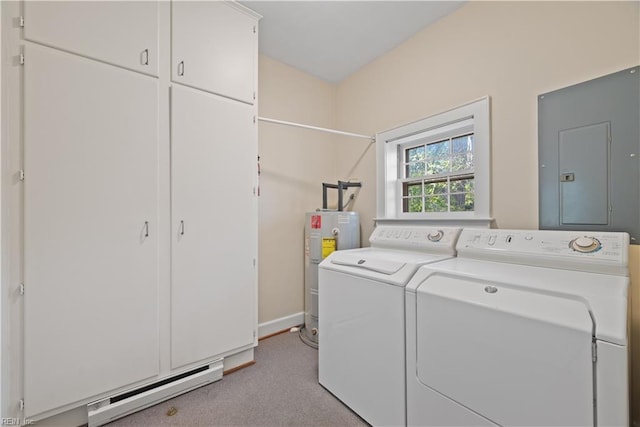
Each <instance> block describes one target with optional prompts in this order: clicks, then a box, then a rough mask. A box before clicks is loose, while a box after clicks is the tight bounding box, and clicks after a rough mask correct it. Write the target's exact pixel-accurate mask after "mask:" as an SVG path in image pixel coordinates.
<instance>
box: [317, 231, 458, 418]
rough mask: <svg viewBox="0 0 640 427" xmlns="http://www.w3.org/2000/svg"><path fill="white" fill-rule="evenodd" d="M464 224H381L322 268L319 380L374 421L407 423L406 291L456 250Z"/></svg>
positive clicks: (336, 253) (327, 261) (326, 262)
mask: <svg viewBox="0 0 640 427" xmlns="http://www.w3.org/2000/svg"><path fill="white" fill-rule="evenodd" d="M459 233H460V229H453V228H442V227H440V228H434V227H425V226H398V225H379V226H378V227H377V228H376V229H375V230H374V232H373V233H372V234H371V237H370V238H369V242H370V243H371V247H369V248H362V249H351V250H345V251H337V252H334V253H333V254H331V255H330V256H329V257H327V258H326V259H325V260H324V261H323V262H322V263H321V264H320V266H319V282H318V300H319V304H318V311H319V328H318V329H319V332H318V334H319V355H318V357H319V361H318V363H319V381H320V384H322V385H323V386H324V387H325V388H326V389H327V390H329V391H330V392H331V393H333V394H334V395H335V396H336V397H337V398H338V399H340V400H341V401H342V402H343V403H345V404H346V405H347V406H349V407H350V408H351V409H352V410H353V411H354V412H356V413H357V414H358V415H360V416H361V417H362V418H363V419H364V420H366V421H367V422H368V423H370V424H372V425H381V426H382V425H384V426H398V425H405V419H406V401H405V354H404V351H405V329H404V324H405V313H404V306H405V303H404V298H405V292H404V290H405V289H404V288H405V286H406V284H407V283H408V282H409V280H410V279H411V277H412V276H413V274H414V273H415V272H416V270H417V269H418V268H419V267H420V266H421V265H424V264H428V263H431V262H435V261H441V260H444V259H448V258H450V257H452V256H454V255H455V243H456V240H457V238H458V235H459Z"/></svg>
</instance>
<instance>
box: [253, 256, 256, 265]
mask: <svg viewBox="0 0 640 427" xmlns="http://www.w3.org/2000/svg"><path fill="white" fill-rule="evenodd" d="M253 266H254V267H255V266H256V259H255V258H254V259H253Z"/></svg>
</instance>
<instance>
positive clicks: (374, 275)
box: [319, 247, 451, 286]
mask: <svg viewBox="0 0 640 427" xmlns="http://www.w3.org/2000/svg"><path fill="white" fill-rule="evenodd" d="M449 258H451V256H450V255H445V254H428V253H424V252H414V251H401V250H394V249H382V248H373V247H369V248H361V249H349V250H342V251H335V252H333V253H332V254H331V255H329V256H328V257H327V258H325V259H324V261H322V262H321V263H320V265H319V268H320V269H325V270H333V271H339V272H341V273H345V274H351V275H353V276H359V277H365V278H368V279H371V280H377V281H380V282H385V283H389V284H392V285H396V286H405V285H406V284H407V283H408V282H409V280H411V277H412V276H413V274H414V273H415V272H416V270H417V269H418V268H419V267H420V266H421V265H424V264H429V263H432V262H436V261H442V260H445V259H449Z"/></svg>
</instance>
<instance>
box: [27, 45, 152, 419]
mask: <svg viewBox="0 0 640 427" xmlns="http://www.w3.org/2000/svg"><path fill="white" fill-rule="evenodd" d="M25 57H26V58H28V60H27V61H26V62H25V66H24V67H25V68H24V83H25V84H24V107H25V108H24V126H25V141H24V150H25V151H24V158H25V181H24V211H25V226H24V233H25V234H24V236H25V237H24V239H25V241H24V269H25V277H24V279H25V288H26V289H25V295H24V304H25V308H24V327H25V332H24V373H25V378H24V393H25V394H24V399H25V402H27V404H26V406H25V410H26V412H25V415H26V417H27V418H29V417H31V416H32V415H36V414H41V413H44V412H46V411H50V410H54V409H56V408H60V407H63V406H65V405H70V404H73V403H76V402H79V401H81V400H82V399H85V398H87V397H91V396H95V395H98V394H100V393H104V392H106V391H109V390H113V389H116V388H119V387H123V386H128V385H131V384H134V383H136V382H140V381H142V380H145V379H149V378H152V377H154V376H157V375H158V365H159V363H158V289H157V288H158V277H157V269H158V268H157V267H158V266H157V251H158V230H157V216H158V212H157V182H158V173H157V165H158V113H157V111H158V82H157V80H156V79H154V78H151V77H148V76H144V75H142V74H139V73H132V72H130V71H127V70H123V69H121V68H117V67H112V66H109V65H106V64H103V63H99V62H96V61H92V60H89V59H85V58H81V57H78V56H76V55H71V54H68V53H64V52H61V51H58V50H55V49H49V48H46V47H41V46H38V45H32V44H27V46H26V47H25Z"/></svg>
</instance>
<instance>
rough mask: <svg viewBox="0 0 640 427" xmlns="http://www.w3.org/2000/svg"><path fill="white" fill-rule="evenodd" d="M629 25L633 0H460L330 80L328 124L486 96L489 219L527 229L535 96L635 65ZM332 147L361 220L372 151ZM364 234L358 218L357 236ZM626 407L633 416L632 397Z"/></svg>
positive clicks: (374, 123)
mask: <svg viewBox="0 0 640 427" xmlns="http://www.w3.org/2000/svg"><path fill="white" fill-rule="evenodd" d="M639 22H640V11H639V4H638V2H472V3H469V4H467V5H466V6H464V7H462V8H460V9H459V10H457V11H456V12H454V13H453V14H452V15H449V16H448V17H445V18H444V19H442V20H440V21H439V22H438V23H436V24H435V25H433V26H431V27H428V28H427V29H425V30H423V31H422V32H420V33H418V34H417V35H415V36H414V37H413V38H412V39H410V40H409V41H407V42H405V43H404V44H402V45H401V46H399V47H397V48H396V49H394V50H392V51H391V52H389V53H388V54H386V55H384V56H383V57H381V58H379V59H378V60H376V61H374V62H373V63H371V64H369V65H368V66H366V67H365V68H364V69H362V70H361V71H359V72H357V73H355V74H354V75H353V76H351V77H350V78H349V79H347V80H346V81H344V82H343V83H342V84H340V85H339V86H338V93H337V107H338V115H337V124H338V126H339V127H341V128H344V129H349V130H351V131H354V132H362V133H375V132H379V131H381V130H385V129H388V128H392V127H396V126H398V125H400V124H403V123H406V122H411V121H414V120H417V119H420V118H422V117H426V116H429V115H431V114H434V113H438V112H440V111H443V110H446V109H449V108H451V107H455V106H457V105H460V104H462V103H465V102H467V101H471V100H474V99H477V98H479V97H481V96H484V95H490V96H491V104H492V105H491V109H492V121H491V123H492V156H491V160H492V214H493V217H494V218H495V220H496V225H497V226H498V227H500V228H525V229H526V228H536V227H537V226H538V196H537V191H538V185H537V179H538V175H537V95H538V94H541V93H545V92H548V91H551V90H554V89H559V88H562V87H565V86H567V85H571V84H574V83H579V82H582V81H585V80H589V79H592V78H595V77H599V76H602V75H605V74H608V73H611V72H614V71H619V70H621V69H624V68H628V67H632V66H636V65H638V64H639V63H640V41H639V40H640V28H639V25H640V24H639ZM340 150H341V151H342V152H343V153H348V155H340V156H337V157H336V158H337V160H338V161H337V170H338V174H339V175H340V174H343V173H346V172H345V171H351V172H350V173H351V174H353V175H357V176H359V177H360V178H362V179H363V181H364V184H365V186H364V187H363V189H362V192H361V194H360V196H359V202H360V206H359V208H360V211H361V212H362V214H363V216H364V217H370V216H372V215H374V213H375V188H374V183H375V152H374V150H368V151H366V150H365V149H363V148H362V147H357V146H355V145H353V144H351V145H347V144H344V146H342V145H341V147H340ZM361 156H364V157H363V158H362V159H360V157H361ZM357 159H360V161H359V166H358V167H356V168H355V170H352V165H353V164H354V162H355V161H356V160H357ZM365 227H366V229H365ZM370 231H371V225H370V224H368V223H367V222H363V233H364V234H365V235H367V234H368V233H370ZM630 258H631V259H630V267H631V272H632V275H633V277H632V280H633V283H632V292H631V293H632V294H633V303H632V311H633V314H632V325H633V326H632V337H633V341H634V343H636V344H635V347H634V348H633V354H632V364H633V366H632V369H633V377H634V381H633V388H634V397H633V400H632V401H631V402H638V401H640V283H638V281H639V280H640V250H638V247H637V246H634V247H632V250H631V256H630ZM632 406H633V407H634V411H635V414H634V419H635V420H636V422H640V404H635V405H633V403H632Z"/></svg>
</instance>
